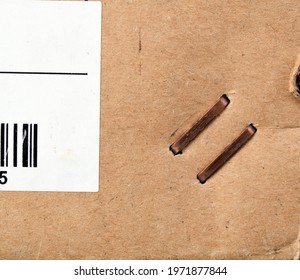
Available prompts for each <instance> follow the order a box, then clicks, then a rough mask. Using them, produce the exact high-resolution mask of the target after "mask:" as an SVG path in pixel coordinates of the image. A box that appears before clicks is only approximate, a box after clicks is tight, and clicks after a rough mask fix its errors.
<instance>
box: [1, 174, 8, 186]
mask: <svg viewBox="0 0 300 280" xmlns="http://www.w3.org/2000/svg"><path fill="white" fill-rule="evenodd" d="M6 174H7V171H0V184H1V185H5V184H6V183H7V181H8V179H7V177H6Z"/></svg>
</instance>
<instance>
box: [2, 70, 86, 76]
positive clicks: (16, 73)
mask: <svg viewBox="0 0 300 280" xmlns="http://www.w3.org/2000/svg"><path fill="white" fill-rule="evenodd" d="M0 74H12V75H69V76H87V75H88V73H76V72H75V73H72V72H70V73H68V72H17V71H0Z"/></svg>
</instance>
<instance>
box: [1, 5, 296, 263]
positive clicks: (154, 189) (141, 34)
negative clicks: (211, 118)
mask: <svg viewBox="0 0 300 280" xmlns="http://www.w3.org/2000/svg"><path fill="white" fill-rule="evenodd" d="M299 9H300V2H299V1H298V0H286V1H282V0H281V1H279V0H273V1H270V0H268V1H256V0H252V1H221V0H220V1H219V0H212V1H196V0H190V1H177V0H170V1H158V0H154V1H153V0H152V1H146V0H127V1H124V0H111V1H109V0H106V1H103V38H102V40H103V49H102V54H103V56H102V92H101V102H102V103H101V167H100V192H99V193H24V192H23V193H22V192H15V193H7V192H5V193H4V192H2V193H0V204H1V208H0V227H1V230H0V240H1V246H0V258H1V259H298V258H299V249H300V248H299V247H300V245H299V244H300V240H299V238H300V236H299V225H300V223H299V218H300V217H299V214H300V192H299V189H300V172H299V171H300V149H299V148H300V147H299V143H300V129H299V126H300V118H299V112H300V103H299V101H298V100H296V98H295V97H294V96H292V94H291V93H290V92H289V81H290V74H291V71H292V68H293V67H294V64H295V60H296V57H297V55H298V54H299V53H300V46H299V40H300V19H299V15H298V11H299ZM229 91H232V93H231V94H229V95H228V96H229V98H230V99H231V103H230V105H229V106H228V108H227V109H226V110H225V111H224V113H222V115H221V116H220V117H219V118H218V119H217V120H216V121H215V122H214V123H213V124H212V125H211V126H210V127H209V128H208V129H206V130H205V131H204V132H203V133H202V134H201V135H200V136H199V137H198V138H197V139H196V140H195V141H194V142H193V143H192V144H191V145H190V146H189V147H188V148H187V149H186V150H185V151H184V153H183V154H182V155H178V156H176V157H174V156H173V154H172V153H171V152H170V151H169V149H168V148H169V145H170V143H171V142H172V137H171V135H172V133H173V132H174V131H176V129H178V128H181V125H182V124H183V123H184V122H185V121H186V120H188V119H189V118H192V117H193V116H195V115H197V114H201V113H203V112H205V111H206V110H207V109H208V108H209V106H210V105H211V103H212V102H213V101H215V100H216V99H217V98H218V97H219V96H220V95H221V94H222V93H225V92H229ZM251 122H252V123H254V124H255V125H256V127H257V128H258V131H257V133H256V135H255V136H254V137H253V139H251V141H250V142H249V143H248V144H247V145H246V146H245V147H244V148H243V149H242V150H241V151H240V152H239V153H238V154H236V155H235V156H234V157H233V158H232V159H231V160H230V161H229V162H228V163H227V164H226V165H225V166H224V167H223V168H222V169H221V170H220V171H219V172H218V173H217V174H215V175H214V176H213V177H212V178H211V179H210V180H208V181H207V183H206V184H205V185H200V184H199V182H198V180H197V179H196V175H197V173H198V172H199V171H200V170H201V169H202V168H203V167H204V166H205V165H207V164H208V163H209V162H210V161H211V160H212V159H213V158H215V157H216V156H217V155H218V153H219V152H220V151H221V150H222V149H223V148H224V147H225V146H226V145H227V144H228V143H230V142H231V141H232V140H233V139H234V138H235V137H236V136H237V135H238V134H239V133H240V131H241V130H242V129H243V128H244V127H245V126H246V125H247V124H249V123H251ZM173 137H175V136H173Z"/></svg>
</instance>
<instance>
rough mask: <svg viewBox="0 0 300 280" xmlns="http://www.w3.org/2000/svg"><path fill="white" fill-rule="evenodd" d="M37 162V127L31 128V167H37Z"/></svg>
mask: <svg viewBox="0 0 300 280" xmlns="http://www.w3.org/2000/svg"><path fill="white" fill-rule="evenodd" d="M37 162H38V125H37V124H35V125H34V126H33V167H37Z"/></svg>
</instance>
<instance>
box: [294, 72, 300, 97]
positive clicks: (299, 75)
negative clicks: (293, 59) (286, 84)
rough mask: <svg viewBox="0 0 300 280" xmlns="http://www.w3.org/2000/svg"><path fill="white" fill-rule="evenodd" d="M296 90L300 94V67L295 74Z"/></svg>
mask: <svg viewBox="0 0 300 280" xmlns="http://www.w3.org/2000/svg"><path fill="white" fill-rule="evenodd" d="M295 90H296V91H297V92H298V93H299V94H300V68H298V72H297V74H296V76H295Z"/></svg>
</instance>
